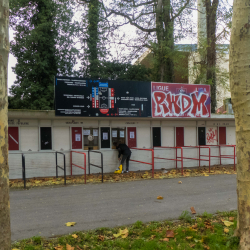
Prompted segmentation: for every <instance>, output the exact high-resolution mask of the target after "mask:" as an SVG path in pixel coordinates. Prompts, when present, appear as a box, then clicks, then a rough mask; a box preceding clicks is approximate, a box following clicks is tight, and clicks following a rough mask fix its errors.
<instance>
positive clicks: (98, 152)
mask: <svg viewBox="0 0 250 250" xmlns="http://www.w3.org/2000/svg"><path fill="white" fill-rule="evenodd" d="M90 152H91V153H96V154H101V165H100V166H98V165H96V164H93V163H91V160H90ZM88 162H89V174H90V166H93V167H96V168H101V170H102V182H103V153H102V152H100V151H95V150H89V151H88Z"/></svg>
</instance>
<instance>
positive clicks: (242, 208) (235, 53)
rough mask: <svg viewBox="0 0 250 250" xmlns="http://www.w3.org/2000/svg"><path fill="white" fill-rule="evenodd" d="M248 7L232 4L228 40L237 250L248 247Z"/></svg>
mask: <svg viewBox="0 0 250 250" xmlns="http://www.w3.org/2000/svg"><path fill="white" fill-rule="evenodd" d="M249 28H250V3H249V1H247V0H235V1H234V4H233V20H232V30H231V40H230V54H229V56H230V57H229V72H230V87H231V94H232V103H233V110H234V113H235V125H236V145H237V194H238V225H237V231H236V235H237V236H239V237H240V247H239V249H240V250H248V249H249V246H250V213H249V211H250V171H249V169H250V161H249V156H250V130H249V128H250V117H249V113H250V99H249V93H250V82H249V79H250V70H249V67H250V66H249V65H250V32H249Z"/></svg>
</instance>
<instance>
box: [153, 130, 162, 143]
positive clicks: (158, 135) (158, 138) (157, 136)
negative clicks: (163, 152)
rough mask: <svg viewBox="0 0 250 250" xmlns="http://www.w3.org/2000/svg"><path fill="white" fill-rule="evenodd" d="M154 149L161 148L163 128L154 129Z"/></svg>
mask: <svg viewBox="0 0 250 250" xmlns="http://www.w3.org/2000/svg"><path fill="white" fill-rule="evenodd" d="M153 147H161V128H160V127H153Z"/></svg>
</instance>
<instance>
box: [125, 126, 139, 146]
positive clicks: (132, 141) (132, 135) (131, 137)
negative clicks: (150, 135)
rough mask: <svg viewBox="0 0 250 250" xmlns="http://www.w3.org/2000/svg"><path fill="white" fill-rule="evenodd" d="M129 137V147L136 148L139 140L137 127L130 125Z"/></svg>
mask: <svg viewBox="0 0 250 250" xmlns="http://www.w3.org/2000/svg"><path fill="white" fill-rule="evenodd" d="M127 135H128V136H127V137H128V147H129V148H136V147H137V141H136V127H128V128H127Z"/></svg>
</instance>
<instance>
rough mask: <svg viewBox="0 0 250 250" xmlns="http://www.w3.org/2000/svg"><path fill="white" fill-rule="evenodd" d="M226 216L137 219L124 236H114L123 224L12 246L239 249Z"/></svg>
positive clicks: (28, 249) (30, 249)
mask: <svg viewBox="0 0 250 250" xmlns="http://www.w3.org/2000/svg"><path fill="white" fill-rule="evenodd" d="M225 219H226V218H225V217H223V215H222V214H219V215H216V216H212V217H211V218H204V217H203V216H202V217H197V218H196V219H194V220H193V221H192V222H191V223H188V225H187V223H186V222H185V221H181V222H171V223H170V222H169V221H164V222H150V223H145V224H143V223H142V222H141V221H137V222H136V223H134V224H133V225H131V226H127V227H126V228H127V230H128V231H129V233H128V235H127V236H126V237H125V238H121V237H114V234H117V232H119V230H123V229H125V227H124V226H122V227H121V228H100V229H97V230H90V231H86V232H82V231H81V232H75V233H73V234H76V235H77V237H76V238H74V237H72V235H65V236H61V237H59V238H55V239H49V240H48V239H42V240H41V242H40V243H34V240H33V238H31V239H26V240H23V241H21V242H15V243H14V244H13V245H12V248H18V249H20V250H33V249H39V250H40V249H41V250H42V249H48V250H52V249H55V247H58V246H60V247H62V248H63V249H66V245H67V244H68V245H69V246H71V247H72V248H75V249H96V250H100V249H130V250H139V249H143V250H145V249H148V250H151V249H158V250H165V249H176V250H177V249H183V250H184V249H186V250H192V249H196V250H201V249H213V250H237V249H238V246H239V238H238V237H234V236H233V234H234V230H235V229H236V219H235V224H234V225H232V226H231V227H229V228H228V229H229V232H228V233H225V232H224V228H225V225H224V224H223V222H222V221H223V220H225ZM167 230H172V231H173V233H174V238H168V240H166V232H167Z"/></svg>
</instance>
